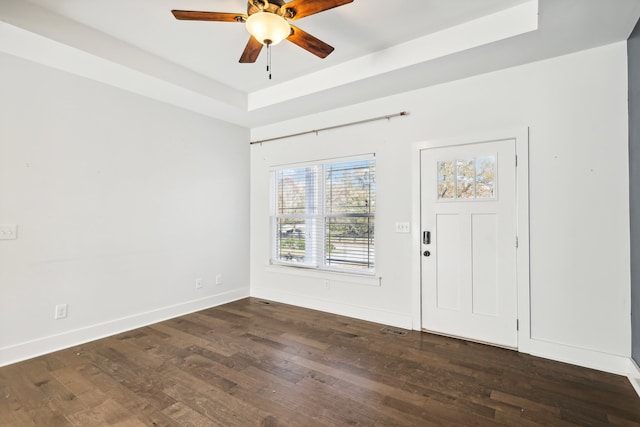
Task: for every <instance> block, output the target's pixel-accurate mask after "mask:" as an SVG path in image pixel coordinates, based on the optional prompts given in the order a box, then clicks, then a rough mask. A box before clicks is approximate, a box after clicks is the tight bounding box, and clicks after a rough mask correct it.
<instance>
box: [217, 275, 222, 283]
mask: <svg viewBox="0 0 640 427" xmlns="http://www.w3.org/2000/svg"><path fill="white" fill-rule="evenodd" d="M216 285H222V274H217V275H216Z"/></svg>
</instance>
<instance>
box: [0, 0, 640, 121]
mask: <svg viewBox="0 0 640 427" xmlns="http://www.w3.org/2000/svg"><path fill="white" fill-rule="evenodd" d="M172 9H183V10H201V11H216V12H241V13H244V12H246V1H244V0H28V1H27V0H0V21H2V22H1V23H0V51H4V52H6V53H9V54H12V55H17V56H21V57H25V58H27V59H30V60H34V61H37V62H41V63H45V64H47V65H50V66H54V67H56V68H61V69H64V70H66V71H70V72H73V73H76V74H79V75H83V76H86V77H89V78H93V79H96V80H100V81H103V82H105V83H108V84H112V85H114V86H118V87H122V88H124V89H126V90H130V91H133V92H137V93H141V94H143V95H145V96H150V97H153V98H156V99H160V100H162V101H165V102H169V103H172V104H176V105H179V106H181V107H184V108H188V109H191V110H194V111H198V112H200V113H203V114H207V115H210V116H214V117H218V118H221V119H223V120H227V121H230V122H233V123H236V124H240V125H242V126H247V127H255V126H261V125H264V124H268V123H270V122H273V121H277V120H285V119H288V118H291V117H295V116H296V115H302V114H312V113H314V112H318V111H322V110H324V109H328V108H336V107H340V106H343V105H347V104H350V103H354V102H362V101H365V100H368V99H372V98H376V97H380V96H385V95H388V94H392V93H397V92H400V91H405V90H412V89H416V88H419V87H424V86H428V85H432V84H437V83H441V82H444V81H450V80H454V79H458V78H464V77H467V76H470V75H474V74H478V73H482V72H489V71H493V70H497V69H500V68H504V67H509V66H513V65H519V64H523V63H526V62H531V61H536V60H540V59H545V58H548V57H553V56H557V55H561V54H565V53H570V52H574V51H578V50H582V49H587V48H590V47H595V46H599V45H603V44H607V43H611V42H615V41H620V40H625V39H626V38H627V37H628V35H629V33H630V32H631V30H632V29H633V26H634V25H635V23H636V21H637V19H638V16H639V15H640V0H539V1H538V0H399V1H389V0H387V1H383V0H354V2H353V3H351V4H348V5H345V6H341V7H338V8H335V9H331V10H328V11H325V12H322V13H319V14H317V15H313V16H309V17H306V18H302V19H300V20H298V21H296V23H295V24H296V25H297V26H298V27H300V28H301V29H303V30H305V31H306V32H309V33H311V34H313V35H314V36H316V37H318V38H320V39H322V40H323V41H325V42H327V43H329V44H330V45H332V46H334V47H335V51H334V52H333V53H332V54H331V55H329V56H328V57H327V58H326V59H319V58H317V57H315V56H313V55H312V54H310V53H308V52H306V51H305V50H303V49H301V48H299V47H297V46H295V45H293V44H292V43H288V42H286V41H285V42H283V43H282V44H280V45H277V46H274V47H273V48H272V70H273V79H272V80H269V79H268V78H267V73H266V70H265V65H266V55H265V51H264V50H263V52H262V53H261V55H260V57H259V58H258V61H257V62H256V63H255V64H240V63H238V59H239V57H240V54H241V53H242V50H243V49H244V46H245V44H246V42H247V39H248V34H247V32H246V30H245V28H244V25H242V24H236V23H221V22H193V21H178V20H176V19H175V18H174V17H173V16H172V15H171V13H170V11H171V10H172Z"/></svg>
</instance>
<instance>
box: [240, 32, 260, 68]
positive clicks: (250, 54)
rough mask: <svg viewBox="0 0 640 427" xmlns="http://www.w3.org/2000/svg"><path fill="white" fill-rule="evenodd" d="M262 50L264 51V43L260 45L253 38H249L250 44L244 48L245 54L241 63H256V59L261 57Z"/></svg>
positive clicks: (241, 58)
mask: <svg viewBox="0 0 640 427" xmlns="http://www.w3.org/2000/svg"><path fill="white" fill-rule="evenodd" d="M261 50H262V43H260V42H259V41H258V40H256V39H255V38H254V37H253V36H251V37H250V38H249V42H247V46H246V47H245V48H244V52H242V56H241V57H240V63H242V64H248V63H252V62H256V59H258V55H260V51H261Z"/></svg>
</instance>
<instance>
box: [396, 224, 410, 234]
mask: <svg viewBox="0 0 640 427" xmlns="http://www.w3.org/2000/svg"><path fill="white" fill-rule="evenodd" d="M409 232H411V226H410V225H409V223H408V222H396V233H409Z"/></svg>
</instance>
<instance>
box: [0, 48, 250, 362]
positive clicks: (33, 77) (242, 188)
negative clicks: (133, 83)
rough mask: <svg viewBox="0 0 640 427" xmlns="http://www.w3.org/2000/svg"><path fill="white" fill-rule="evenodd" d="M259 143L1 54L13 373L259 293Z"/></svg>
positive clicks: (7, 358) (2, 267)
mask: <svg viewBox="0 0 640 427" xmlns="http://www.w3.org/2000/svg"><path fill="white" fill-rule="evenodd" d="M248 137H249V135H248V130H246V129H244V128H240V127H237V126H232V125H229V124H225V123H223V122H219V121H216V120H213V119H211V118H207V117H205V116H200V115H198V114H195V113H190V112H187V111H185V110H181V109H178V108H175V107H171V106H169V105H166V104H163V103H160V102H157V101H152V100H149V99H146V98H143V97H140V96H138V95H134V94H131V93H128V92H124V91H121V90H118V89H115V88H113V87H110V86H106V85H103V84H100V83H97V82H94V81H90V80H87V79H83V78H80V77H77V76H74V75H71V74H67V73H65V72H61V71H57V70H53V69H51V68H47V67H44V66H41V65H37V64H34V63H31V62H27V61H24V60H21V59H17V58H15V57H12V56H8V55H4V54H0V224H18V227H19V231H18V234H19V238H18V239H17V240H6V241H0V365H3V364H7V363H11V362H13V361H16V360H20V359H24V358H27V357H30V356H33V355H36V354H40V353H44V352H48V351H51V350H54V349H57V348H61V347H65V346H69V345H72V344H74V343H78V342H82V341H87V340H91V339H95V338H98V337H100V336H104V335H107V334H111V333H114V332H118V331H122V330H126V329H130V328H133V327H137V326H140V325H143V324H147V323H151V322H154V321H158V320H161V319H164V318H168V317H172V316H176V315H179V314H182V313H185V312H190V311H194V310H198V309H201V308H204V307H209V306H212V305H216V304H219V303H221V302H226V301H229V300H234V299H237V298H241V297H244V296H246V295H248V292H249V269H248V265H247V263H248V249H247V248H248V246H249V233H248V225H249V214H248V210H249V196H248V194H249V186H248V185H249V147H248V143H247V142H248ZM216 274H223V277H224V283H223V285H222V286H215V284H214V281H215V276H216ZM198 277H199V278H202V279H204V287H203V288H202V289H199V290H196V289H195V279H196V278H198ZM61 303H66V304H68V307H69V315H68V317H67V318H66V319H62V320H54V307H55V305H56V304H61Z"/></svg>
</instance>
